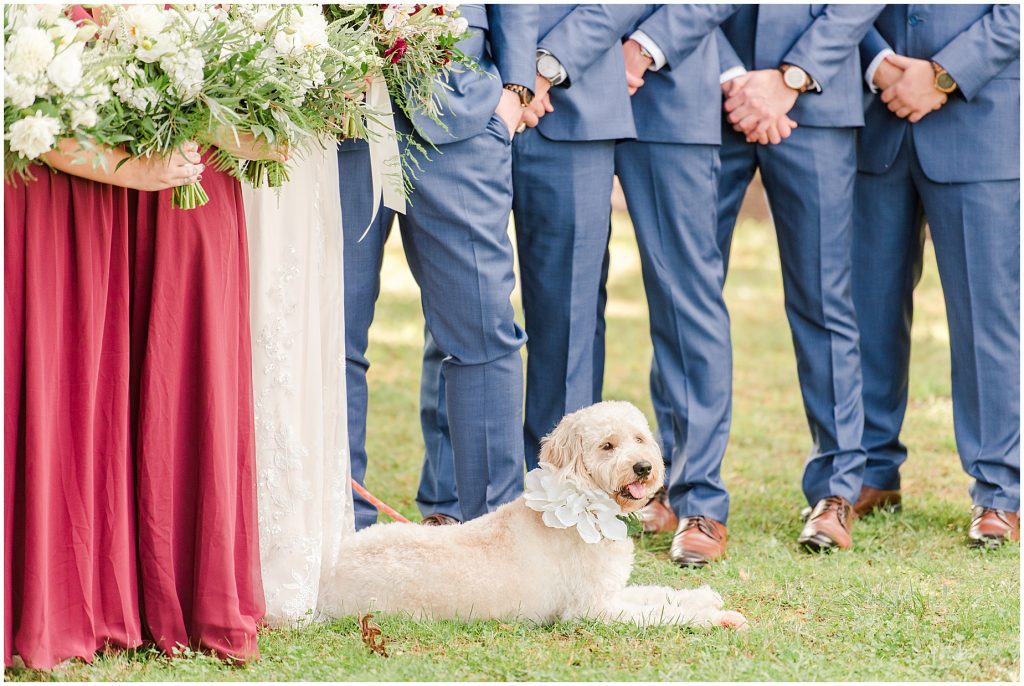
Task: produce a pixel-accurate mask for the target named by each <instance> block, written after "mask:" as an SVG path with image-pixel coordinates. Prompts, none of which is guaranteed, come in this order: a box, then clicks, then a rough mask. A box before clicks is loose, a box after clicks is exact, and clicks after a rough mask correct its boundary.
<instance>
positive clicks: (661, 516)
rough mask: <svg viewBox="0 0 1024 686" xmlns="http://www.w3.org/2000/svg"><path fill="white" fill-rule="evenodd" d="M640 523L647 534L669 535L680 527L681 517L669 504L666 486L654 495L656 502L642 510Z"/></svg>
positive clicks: (653, 501)
mask: <svg viewBox="0 0 1024 686" xmlns="http://www.w3.org/2000/svg"><path fill="white" fill-rule="evenodd" d="M640 521H641V522H643V525H644V533H645V534H667V533H671V532H673V531H675V530H676V527H677V526H679V517H677V516H676V513H675V512H673V511H672V507H671V506H670V505H669V504H668V490H667V489H666V488H665V487H664V486H662V487H661V489H660V490H659V491H658V492H657V493H655V494H654V500H652V501H651V502H650V503H648V505H647V507H645V508H643V509H642V510H640Z"/></svg>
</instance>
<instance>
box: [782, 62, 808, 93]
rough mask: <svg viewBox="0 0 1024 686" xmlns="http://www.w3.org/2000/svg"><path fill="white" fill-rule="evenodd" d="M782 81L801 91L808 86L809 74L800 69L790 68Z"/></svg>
mask: <svg viewBox="0 0 1024 686" xmlns="http://www.w3.org/2000/svg"><path fill="white" fill-rule="evenodd" d="M782 80H783V81H785V82H786V85H787V86H789V87H790V88H792V89H793V90H800V89H801V88H803V87H804V86H805V85H806V84H807V72H805V71H804V70H803V69H800V68H799V67H790V68H789V69H787V70H786V73H785V75H784V76H783V79H782Z"/></svg>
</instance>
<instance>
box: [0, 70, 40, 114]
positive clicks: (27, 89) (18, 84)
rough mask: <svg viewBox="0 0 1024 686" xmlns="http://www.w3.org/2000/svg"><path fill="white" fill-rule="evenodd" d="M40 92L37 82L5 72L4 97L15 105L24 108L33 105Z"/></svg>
mask: <svg viewBox="0 0 1024 686" xmlns="http://www.w3.org/2000/svg"><path fill="white" fill-rule="evenodd" d="M38 93H39V90H38V89H37V88H36V84H35V82H33V81H25V80H22V79H17V78H14V77H13V76H11V75H10V74H4V98H5V99H6V100H8V101H10V103H11V104H12V105H14V106H15V107H17V108H19V109H23V108H25V107H29V106H31V105H32V103H34V102H35V101H36V96H37V95H38Z"/></svg>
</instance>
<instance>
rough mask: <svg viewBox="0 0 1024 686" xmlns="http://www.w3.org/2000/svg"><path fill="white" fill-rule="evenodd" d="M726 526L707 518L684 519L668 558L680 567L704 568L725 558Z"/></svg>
mask: <svg viewBox="0 0 1024 686" xmlns="http://www.w3.org/2000/svg"><path fill="white" fill-rule="evenodd" d="M725 533H726V530H725V524H722V523H721V522H716V521H715V520H714V519H709V518H707V517H702V516H697V517H683V518H682V519H680V520H679V526H678V528H677V529H676V535H675V536H673V537H672V548H671V549H670V550H669V554H668V556H669V557H670V558H671V559H672V561H673V562H675V563H676V564H677V565H679V566H680V567H703V566H704V565H706V564H707V563H709V562H714V561H715V560H719V559H721V558H722V557H724V556H725Z"/></svg>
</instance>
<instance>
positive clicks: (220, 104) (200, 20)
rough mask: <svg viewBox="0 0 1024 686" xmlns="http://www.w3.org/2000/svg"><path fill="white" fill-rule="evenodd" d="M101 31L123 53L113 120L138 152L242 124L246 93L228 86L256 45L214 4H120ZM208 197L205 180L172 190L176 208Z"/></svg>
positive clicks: (168, 148) (165, 148)
mask: <svg viewBox="0 0 1024 686" xmlns="http://www.w3.org/2000/svg"><path fill="white" fill-rule="evenodd" d="M108 12H109V16H108V17H107V18H106V22H105V24H104V26H103V28H102V30H101V38H102V39H103V44H104V46H105V47H106V48H107V49H109V50H112V51H117V52H118V53H119V54H121V55H123V56H124V57H123V59H122V60H121V61H120V63H119V64H118V65H117V67H116V74H117V79H116V81H115V83H114V85H113V91H114V94H115V95H116V96H117V97H115V98H111V100H110V102H109V108H110V114H111V118H112V119H113V120H114V121H115V122H116V123H117V126H118V127H119V128H120V129H121V130H122V131H123V132H124V133H125V134H126V135H127V136H128V137H129V140H128V141H126V143H125V147H126V148H127V149H128V152H129V154H130V155H131V156H132V157H142V156H151V155H156V156H165V155H167V154H169V153H171V152H173V151H174V150H176V149H178V148H179V147H180V146H181V145H182V144H183V143H185V142H187V141H192V140H199V139H202V138H206V137H208V136H209V134H210V133H211V132H214V131H218V130H221V129H222V128H227V129H233V128H234V127H235V126H237V125H238V124H240V117H238V116H237V114H236V110H237V109H238V102H239V100H240V98H241V95H242V94H240V93H231V92H230V88H231V86H232V85H234V84H235V83H236V81H237V79H238V77H239V76H240V74H239V73H238V71H237V70H242V71H243V73H242V74H241V75H242V76H244V68H245V66H246V62H248V61H249V60H248V59H247V58H246V54H247V51H248V50H250V45H249V43H248V37H247V36H246V35H245V34H244V33H243V32H241V31H236V30H233V27H231V25H230V24H229V23H228V22H227V21H225V18H224V12H223V10H220V9H218V8H215V7H212V6H210V7H205V8H182V7H171V8H164V7H163V6H160V5H129V6H119V5H114V6H111V7H110V8H109V9H108ZM208 201H209V198H208V196H207V195H206V192H205V191H204V190H203V187H202V185H200V184H198V183H196V184H191V185H188V186H179V187H177V188H175V189H174V192H173V194H172V199H171V204H172V206H173V207H178V208H183V209H192V208H195V207H199V206H201V205H204V204H206V203H207V202H208Z"/></svg>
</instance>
